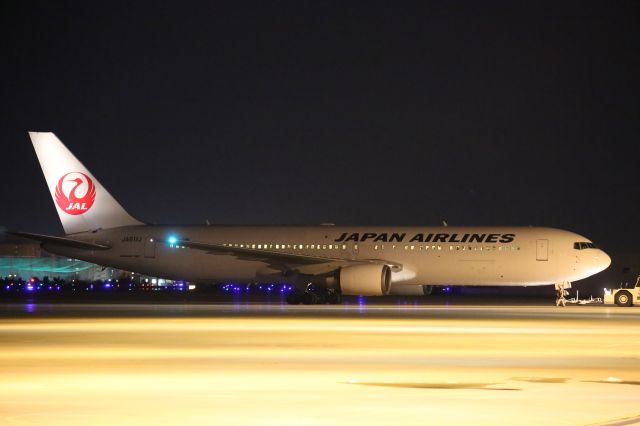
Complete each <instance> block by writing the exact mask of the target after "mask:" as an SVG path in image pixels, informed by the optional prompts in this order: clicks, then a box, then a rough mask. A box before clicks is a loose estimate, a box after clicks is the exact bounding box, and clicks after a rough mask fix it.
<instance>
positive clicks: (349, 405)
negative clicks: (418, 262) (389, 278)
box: [0, 299, 640, 426]
mask: <svg viewBox="0 0 640 426" xmlns="http://www.w3.org/2000/svg"><path fill="white" fill-rule="evenodd" d="M0 347H1V348H2V350H1V351H0V423H1V424H11V425H40V424H46V425H86V424H91V425H113V424H119V425H176V424H183V425H184V424H186V425H191V424H193V425H196V424H198V425H200V424H207V425H210V424H250V425H254V424H255V425H258V424H259V425H270V424H273V425H278V426H282V425H327V424H331V425H334V424H345V425H346V424H354V423H358V424H367V425H389V424H393V423H397V424H403V425H414V424H415V425H418V424H419V425H424V424H430V425H450V424H461V425H462V424H464V425H469V424H473V425H494V424H496V423H500V424H517V425H539V424H545V425H630V424H640V405H639V404H638V403H639V402H640V308H637V307H633V308H619V307H615V306H567V307H566V308H556V307H553V306H531V305H524V306H515V305H511V306H506V305H505V306H503V305H483V306H474V305H464V306H458V305H448V306H447V305H444V306H438V305H424V304H419V303H412V302H410V301H409V302H407V303H404V304H403V303H394V304H375V305H371V304H367V303H364V302H363V301H362V300H357V299H356V300H354V301H351V302H350V303H349V304H346V305H342V306H329V305H327V306H289V305H286V304H282V303H250V302H242V303H216V304H170V303H166V304H84V303H74V304H56V303H0Z"/></svg>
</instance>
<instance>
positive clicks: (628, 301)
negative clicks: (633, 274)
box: [604, 275, 640, 306]
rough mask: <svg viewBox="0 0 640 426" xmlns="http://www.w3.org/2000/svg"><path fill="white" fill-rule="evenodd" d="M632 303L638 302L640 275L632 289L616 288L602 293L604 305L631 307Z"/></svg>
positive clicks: (639, 297)
mask: <svg viewBox="0 0 640 426" xmlns="http://www.w3.org/2000/svg"><path fill="white" fill-rule="evenodd" d="M634 302H640V275H638V278H637V279H636V285H635V286H634V287H632V288H617V289H615V290H613V289H612V290H607V289H605V291H604V304H605V305H613V304H614V303H615V304H616V305H618V306H633V303H634Z"/></svg>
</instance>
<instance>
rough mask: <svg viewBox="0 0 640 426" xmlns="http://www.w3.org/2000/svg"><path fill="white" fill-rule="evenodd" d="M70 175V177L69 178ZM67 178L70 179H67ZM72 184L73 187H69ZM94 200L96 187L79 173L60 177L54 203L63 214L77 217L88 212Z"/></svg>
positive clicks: (87, 177)
mask: <svg viewBox="0 0 640 426" xmlns="http://www.w3.org/2000/svg"><path fill="white" fill-rule="evenodd" d="M69 175H71V176H69ZM67 176H69V177H70V179H67ZM71 183H74V184H75V185H71ZM95 199H96V186H95V185H94V184H93V181H92V180H91V178H90V177H89V176H87V175H85V174H84V173H81V172H70V173H67V174H66V175H64V176H62V177H61V178H60V180H59V181H58V185H56V203H57V204H58V207H60V208H61V209H62V211H64V212H65V213H68V214H71V215H74V216H75V215H79V214H83V213H86V212H88V211H89V209H90V208H91V206H92V205H93V202H94V201H95Z"/></svg>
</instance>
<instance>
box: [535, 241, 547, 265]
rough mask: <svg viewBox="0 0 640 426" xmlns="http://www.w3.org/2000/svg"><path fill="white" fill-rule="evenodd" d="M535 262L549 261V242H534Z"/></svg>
mask: <svg viewBox="0 0 640 426" xmlns="http://www.w3.org/2000/svg"><path fill="white" fill-rule="evenodd" d="M536 260H538V261H546V260H549V240H537V241H536Z"/></svg>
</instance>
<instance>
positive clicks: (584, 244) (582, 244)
mask: <svg viewBox="0 0 640 426" xmlns="http://www.w3.org/2000/svg"><path fill="white" fill-rule="evenodd" d="M573 248H574V249H576V250H584V249H589V248H596V246H595V244H593V243H588V242H582V241H580V242H577V243H573Z"/></svg>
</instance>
